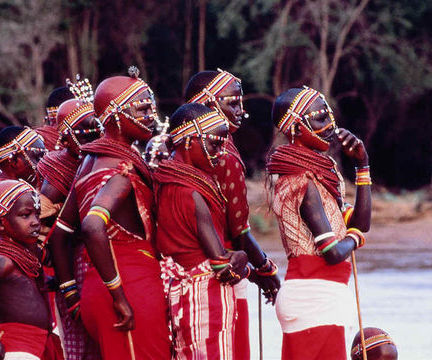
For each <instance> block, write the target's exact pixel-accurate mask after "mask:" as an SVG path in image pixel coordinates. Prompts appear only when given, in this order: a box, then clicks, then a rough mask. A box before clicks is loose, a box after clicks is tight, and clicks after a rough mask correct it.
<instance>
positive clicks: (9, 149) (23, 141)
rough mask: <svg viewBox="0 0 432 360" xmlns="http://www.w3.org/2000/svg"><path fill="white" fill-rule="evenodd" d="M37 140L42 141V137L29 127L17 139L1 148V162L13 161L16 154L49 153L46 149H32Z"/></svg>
mask: <svg viewBox="0 0 432 360" xmlns="http://www.w3.org/2000/svg"><path fill="white" fill-rule="evenodd" d="M37 140H41V141H42V139H41V137H40V136H39V135H38V134H37V133H36V132H35V131H34V130H32V129H30V128H28V127H26V128H24V130H23V131H22V132H21V133H20V134H19V135H18V136H17V137H16V138H15V139H13V140H12V141H10V142H9V143H7V144H6V145H4V146H2V147H1V148H0V162H3V161H5V160H6V159H11V158H12V157H13V156H14V155H15V154H18V153H21V152H22V153H23V154H24V155H26V153H25V152H26V151H32V152H36V153H47V152H48V151H47V150H46V149H41V148H37V147H31V145H32V144H34V143H35V142H36V141H37Z"/></svg>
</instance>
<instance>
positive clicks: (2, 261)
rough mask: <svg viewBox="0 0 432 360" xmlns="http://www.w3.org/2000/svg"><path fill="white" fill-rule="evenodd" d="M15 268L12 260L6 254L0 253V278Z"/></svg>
mask: <svg viewBox="0 0 432 360" xmlns="http://www.w3.org/2000/svg"><path fill="white" fill-rule="evenodd" d="M14 269H15V264H14V262H13V261H12V260H11V259H10V258H8V257H7V256H4V255H0V278H5V277H6V276H8V275H9V274H10V273H11V272H12V271H13V270H14Z"/></svg>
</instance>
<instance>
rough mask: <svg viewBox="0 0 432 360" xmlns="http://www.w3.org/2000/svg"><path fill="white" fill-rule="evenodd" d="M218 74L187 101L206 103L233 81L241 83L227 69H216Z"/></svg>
mask: <svg viewBox="0 0 432 360" xmlns="http://www.w3.org/2000/svg"><path fill="white" fill-rule="evenodd" d="M218 71H219V74H218V75H216V77H215V78H214V79H213V80H212V81H210V83H208V84H207V85H206V86H205V88H204V89H202V90H201V91H200V92H199V93H198V94H196V95H194V96H193V97H192V98H190V99H189V100H188V103H200V104H206V103H207V102H208V101H214V100H215V98H216V97H217V95H218V94H220V93H221V92H222V90H224V89H225V88H226V87H227V86H228V85H229V84H231V83H232V82H233V81H237V82H238V83H240V84H241V80H240V79H239V78H236V77H235V76H234V75H233V74H230V73H229V72H228V71H223V70H221V69H218Z"/></svg>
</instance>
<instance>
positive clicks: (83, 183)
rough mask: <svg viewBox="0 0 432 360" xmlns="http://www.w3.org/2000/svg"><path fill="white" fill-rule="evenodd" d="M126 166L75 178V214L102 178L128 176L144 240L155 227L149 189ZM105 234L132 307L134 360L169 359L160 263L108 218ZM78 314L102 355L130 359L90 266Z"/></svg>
mask: <svg viewBox="0 0 432 360" xmlns="http://www.w3.org/2000/svg"><path fill="white" fill-rule="evenodd" d="M128 160H129V159H128ZM130 170H131V164H130V163H125V162H122V163H120V164H119V166H118V168H115V169H101V170H99V171H96V172H93V173H91V174H89V175H87V176H84V177H83V178H81V179H80V180H78V181H77V183H76V185H75V188H76V193H77V201H78V206H79V212H80V218H81V219H83V218H84V217H85V216H86V214H87V212H88V210H89V208H90V205H91V203H92V201H93V199H94V197H95V196H96V194H97V193H98V191H99V190H100V189H101V188H102V187H103V186H104V184H105V183H106V181H108V180H109V178H111V177H112V176H115V175H118V174H121V175H123V176H127V177H128V178H129V179H130V181H131V184H132V187H133V189H134V196H135V198H136V202H137V206H138V211H139V213H140V216H141V219H142V221H143V225H144V228H145V232H146V238H147V240H149V239H150V238H151V234H152V233H153V226H154V225H153V221H152V219H151V216H150V209H151V207H152V203H153V194H152V192H151V190H150V189H149V188H148V187H147V186H146V185H145V184H144V183H143V182H142V181H141V180H140V177H139V176H138V175H136V174H134V173H132V172H131V171H130ZM107 234H108V236H109V238H110V240H111V241H112V244H113V249H114V255H115V258H116V261H117V265H118V269H119V274H120V277H121V279H122V283H123V289H124V291H125V294H126V297H127V299H128V301H129V303H130V305H131V306H132V309H133V311H134V316H135V324H136V328H135V330H133V331H132V338H133V343H134V350H135V355H136V359H170V341H169V338H168V325H167V304H166V301H165V298H164V294H163V288H162V281H161V278H160V267H159V263H158V261H157V260H156V259H155V258H154V256H153V249H152V247H151V243H150V241H147V240H144V239H142V238H140V237H138V236H136V235H134V234H131V233H130V232H128V231H127V230H125V229H124V228H122V227H121V226H120V225H118V224H116V223H115V222H114V221H112V220H110V222H109V223H108V226H107ZM81 314H82V319H83V322H84V325H85V327H86V329H87V331H88V332H89V334H90V335H91V336H92V337H93V338H94V339H95V340H96V341H97V342H98V343H99V347H100V350H101V353H102V357H103V358H104V360H111V359H112V360H114V359H115V360H118V359H129V358H130V356H131V355H130V350H129V343H128V337H127V333H126V332H121V331H118V330H116V329H114V327H113V324H114V323H116V322H117V321H118V319H117V316H116V314H115V313H114V309H113V301H112V297H111V295H110V294H109V291H108V290H107V288H106V286H105V285H104V284H103V282H102V279H101V278H100V276H99V274H98V272H97V270H96V269H95V268H90V269H89V270H88V272H87V273H86V275H85V279H84V284H83V289H82V294H81Z"/></svg>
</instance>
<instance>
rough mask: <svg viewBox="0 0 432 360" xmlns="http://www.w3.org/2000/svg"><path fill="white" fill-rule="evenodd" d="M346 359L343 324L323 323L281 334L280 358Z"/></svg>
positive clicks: (296, 359)
mask: <svg viewBox="0 0 432 360" xmlns="http://www.w3.org/2000/svg"><path fill="white" fill-rule="evenodd" d="M305 359H307V360H346V350H345V333H344V328H343V326H336V325H323V326H317V327H314V328H311V329H306V330H303V331H297V332H295V333H290V334H287V333H284V334H283V345H282V360H305Z"/></svg>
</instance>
